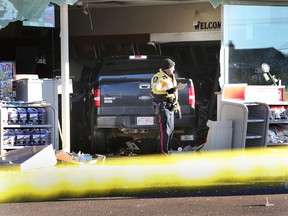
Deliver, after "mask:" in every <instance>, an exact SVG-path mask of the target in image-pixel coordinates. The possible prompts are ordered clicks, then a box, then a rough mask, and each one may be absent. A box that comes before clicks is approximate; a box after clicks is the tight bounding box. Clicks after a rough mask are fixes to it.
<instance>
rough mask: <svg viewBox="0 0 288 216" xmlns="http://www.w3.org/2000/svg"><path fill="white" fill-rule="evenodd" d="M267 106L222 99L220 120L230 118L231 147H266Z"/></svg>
mask: <svg viewBox="0 0 288 216" xmlns="http://www.w3.org/2000/svg"><path fill="white" fill-rule="evenodd" d="M269 114H270V112H269V107H268V105H267V104H265V103H258V102H250V103H244V102H243V103H241V102H232V101H222V102H221V106H220V118H219V119H220V121H228V120H232V122H233V136H232V149H239V148H240V149H245V148H250V147H266V142H267V131H268V120H269Z"/></svg>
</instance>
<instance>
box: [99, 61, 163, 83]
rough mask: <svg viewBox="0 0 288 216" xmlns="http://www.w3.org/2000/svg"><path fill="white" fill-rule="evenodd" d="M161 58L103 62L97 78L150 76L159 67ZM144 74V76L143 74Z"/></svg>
mask: <svg viewBox="0 0 288 216" xmlns="http://www.w3.org/2000/svg"><path fill="white" fill-rule="evenodd" d="M161 63H162V60H160V59H157V60H121V61H109V62H107V63H106V64H105V66H104V68H103V70H102V72H101V74H100V77H99V79H105V78H112V77H113V78H125V77H127V78H137V77H139V78H140V77H141V78H151V77H152V75H153V74H155V73H156V72H157V71H158V70H159V68H160V67H161ZM143 75H145V76H143Z"/></svg>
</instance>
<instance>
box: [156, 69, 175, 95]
mask: <svg viewBox="0 0 288 216" xmlns="http://www.w3.org/2000/svg"><path fill="white" fill-rule="evenodd" d="M175 86H177V81H176V78H175V76H174V75H173V78H171V77H170V76H169V75H168V74H166V73H165V72H164V71H163V70H162V69H160V70H159V72H158V73H156V74H155V75H154V76H153V77H152V78H151V87H152V93H153V94H156V95H166V90H168V89H171V88H173V87H175ZM167 96H168V97H171V98H175V95H174V94H170V95H167Z"/></svg>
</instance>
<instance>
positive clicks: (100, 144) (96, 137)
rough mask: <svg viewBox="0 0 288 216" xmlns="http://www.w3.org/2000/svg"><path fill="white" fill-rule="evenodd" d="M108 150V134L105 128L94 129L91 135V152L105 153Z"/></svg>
mask: <svg viewBox="0 0 288 216" xmlns="http://www.w3.org/2000/svg"><path fill="white" fill-rule="evenodd" d="M105 152H106V136H105V131H104V130H96V129H95V130H94V131H93V136H92V137H91V153H92V154H95V153H97V154H103V153H105Z"/></svg>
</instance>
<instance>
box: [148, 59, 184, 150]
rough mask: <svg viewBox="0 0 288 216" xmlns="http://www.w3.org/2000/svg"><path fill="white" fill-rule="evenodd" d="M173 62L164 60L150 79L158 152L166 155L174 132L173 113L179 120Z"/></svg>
mask: <svg viewBox="0 0 288 216" xmlns="http://www.w3.org/2000/svg"><path fill="white" fill-rule="evenodd" d="M174 70H175V62H174V61H172V60H171V59H164V60H163V63H162V68H160V69H159V71H158V72H157V73H156V74H155V75H154V76H153V77H152V78H151V87H152V96H153V104H154V110H155V114H156V115H157V121H158V126H159V133H160V152H161V153H162V154H167V153H168V148H169V145H170V143H171V141H172V138H173V132H174V113H176V117H178V118H179V119H181V117H182V114H181V109H180V106H179V103H178V91H177V81H176V78H175V75H174Z"/></svg>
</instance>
